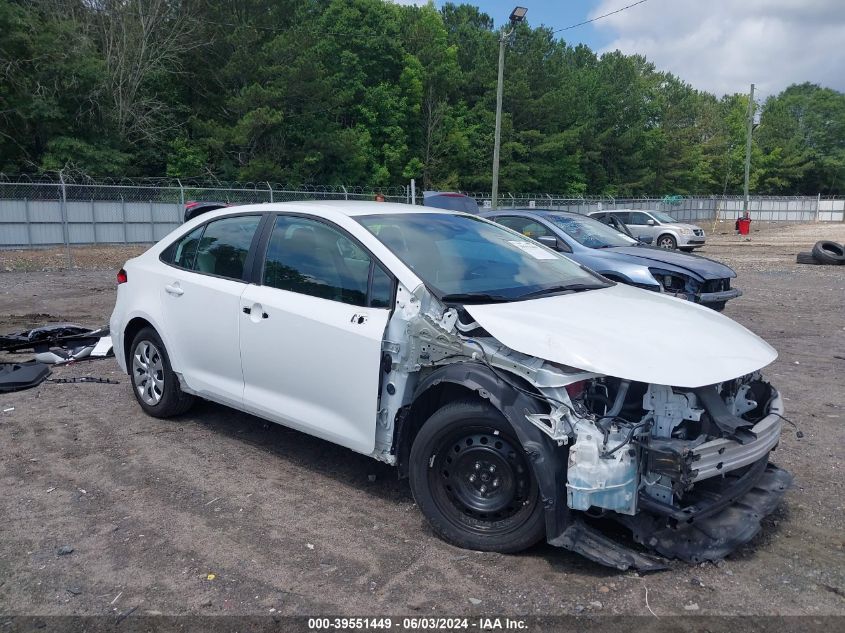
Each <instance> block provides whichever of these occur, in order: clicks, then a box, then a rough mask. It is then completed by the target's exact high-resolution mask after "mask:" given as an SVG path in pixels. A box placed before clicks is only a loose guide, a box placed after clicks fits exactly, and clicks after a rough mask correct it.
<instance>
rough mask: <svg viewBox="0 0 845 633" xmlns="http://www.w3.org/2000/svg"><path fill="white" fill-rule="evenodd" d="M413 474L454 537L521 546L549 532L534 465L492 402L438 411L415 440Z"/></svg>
mask: <svg viewBox="0 0 845 633" xmlns="http://www.w3.org/2000/svg"><path fill="white" fill-rule="evenodd" d="M409 474H410V478H411V490H412V492H413V494H414V498H415V499H416V501H417V504H418V505H419V506H420V509H421V510H422V512H423V514H424V515H425V516H426V518H427V519H428V521H429V523H430V524H431V525H432V527H433V528H434V530H435V531H436V532H437V533H438V534H439V535H440V536H441V537H442V538H444V539H445V540H447V541H449V542H450V543H453V544H455V545H458V546H460V547H466V548H469V549H475V550H485V551H496V552H516V551H520V550H523V549H525V548H527V547H530V546H531V545H534V544H535V543H537V542H538V541H540V540H541V539H542V538H543V535H544V528H545V524H544V517H543V508H542V504H541V503H540V502H539V491H538V487H537V482H536V479H535V478H534V473H533V471H532V470H531V465H530V464H529V463H528V460H527V458H526V455H525V451H524V450H523V449H522V446H521V445H520V443H519V441H518V440H517V439H516V437H515V435H514V433H513V430H512V429H511V427H510V425H509V424H508V422H507V420H505V418H504V417H503V416H502V414H501V413H500V412H499V411H497V410H496V409H495V408H493V407H492V406H490V405H489V404H486V403H482V402H474V401H461V402H455V403H452V404H449V405H446V406H445V407H443V408H442V409H440V410H438V411H437V412H435V413H434V415H432V416H431V418H429V420H428V421H427V422H426V423H425V424H424V425H423V427H422V429H421V430H420V432H419V434H418V435H417V437H416V439H415V440H414V444H413V447H412V449H411V463H410V468H409Z"/></svg>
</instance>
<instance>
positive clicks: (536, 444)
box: [397, 362, 570, 541]
mask: <svg viewBox="0 0 845 633" xmlns="http://www.w3.org/2000/svg"><path fill="white" fill-rule="evenodd" d="M501 373H505V372H504V371H502V372H501ZM513 381H514V382H517V381H521V379H520V378H517V377H516V376H514V377H513ZM442 383H451V384H454V385H459V386H461V387H465V388H467V389H470V390H472V391H473V392H475V393H477V394H478V395H479V396H480V397H481V398H483V399H485V400H487V401H488V402H489V403H490V404H491V405H493V406H494V407H495V408H496V409H498V410H499V411H500V412H501V413H502V415H504V416H505V418H506V419H507V420H508V422H509V423H510V425H511V427H513V430H514V432H515V433H516V436H517V439H518V440H519V441H520V443H521V444H522V447H523V449H524V450H525V453H526V455H527V456H528V460H529V462H530V463H531V467H532V469H533V471H534V476H535V477H536V478H537V484H538V487H539V492H540V499H541V500H542V503H543V507H544V508H545V512H546V539H547V540H549V541H551V540H552V539H554V538H557V537H558V536H559V535H560V534H561V533H562V532H563V531H564V530H565V529H566V528H567V526H568V525H569V523H570V516H569V507H568V506H567V505H566V493H565V491H566V468H567V462H568V458H569V448H568V447H566V446H558V445H557V443H556V442H554V441H553V440H552V439H551V438H550V437H548V436H547V435H545V434H544V433H542V432H541V431H540V430H539V429H538V428H537V427H535V426H534V425H533V424H531V423H530V422H529V421H528V420H527V419H526V418H525V415H526V414H527V413H548V409H549V407H548V406H546V405H544V404H543V402H542V401H541V400H540V399H538V398H532V397H531V396H529V395H527V394H525V393H522V392H520V391H518V390H516V389H514V388H513V386H511V385H510V384H508V382H505V381H504V380H502V379H501V378H500V377H499V376H498V375H497V373H496V372H494V371H493V370H491V369H490V368H489V367H487V366H486V365H484V364H482V363H478V362H461V363H454V364H451V365H446V366H444V367H441V368H439V369H437V370H435V371H434V372H432V373H431V374H429V375H428V376H426V377H425V378H423V379H422V380H421V381H420V382H419V384H418V385H417V388H416V390H415V392H414V397H413V401H412V402H414V403H415V402H417V400H418V398H420V397H421V396H422V395H424V394H425V392H426V391H428V390H429V389H431V388H433V387H435V386H437V385H440V384H442ZM526 387H528V385H527V384H526ZM411 406H412V407H413V404H412V405H411ZM402 426H403V425H401V424H400V425H397V432H398V433H401V432H402V428H401V427H402Z"/></svg>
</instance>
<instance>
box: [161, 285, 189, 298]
mask: <svg viewBox="0 0 845 633" xmlns="http://www.w3.org/2000/svg"><path fill="white" fill-rule="evenodd" d="M164 290H165V292H167V294H170V295H174V296H176V297H181V296H182V295H183V294H185V291H184V290H182V289H181V288H180V287H179V286H178V285H176V284H173V285H171V284H168V285H166V286H165V287H164Z"/></svg>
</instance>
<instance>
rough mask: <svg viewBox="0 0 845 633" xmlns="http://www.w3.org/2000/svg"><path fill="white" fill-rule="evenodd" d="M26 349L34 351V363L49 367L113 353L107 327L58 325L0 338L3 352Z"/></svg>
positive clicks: (71, 324)
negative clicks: (37, 362)
mask: <svg viewBox="0 0 845 633" xmlns="http://www.w3.org/2000/svg"><path fill="white" fill-rule="evenodd" d="M27 349H31V350H33V351H34V352H35V360H37V361H39V362H42V363H48V364H61V363H69V362H71V361H75V360H81V359H83V358H87V357H89V356H92V357H105V356H108V355H110V354H112V344H111V336H109V328H108V326H106V327H102V328H99V329H96V330H92V329H90V328H86V327H83V326H81V325H77V324H75V323H58V324H55V325H45V326H43V327H38V328H34V329H32V330H27V331H25V332H20V333H18V334H6V335H2V336H0V350H2V351H7V352H20V351H22V350H27Z"/></svg>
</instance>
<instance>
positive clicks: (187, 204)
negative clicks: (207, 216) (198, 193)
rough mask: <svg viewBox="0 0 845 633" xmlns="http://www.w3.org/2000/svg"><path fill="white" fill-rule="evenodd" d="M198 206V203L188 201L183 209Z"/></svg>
mask: <svg viewBox="0 0 845 633" xmlns="http://www.w3.org/2000/svg"><path fill="white" fill-rule="evenodd" d="M198 205H199V202H194V201H193V200H190V201H188V202H186V203H185V209H193V208H194V207H196V206H198Z"/></svg>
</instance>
